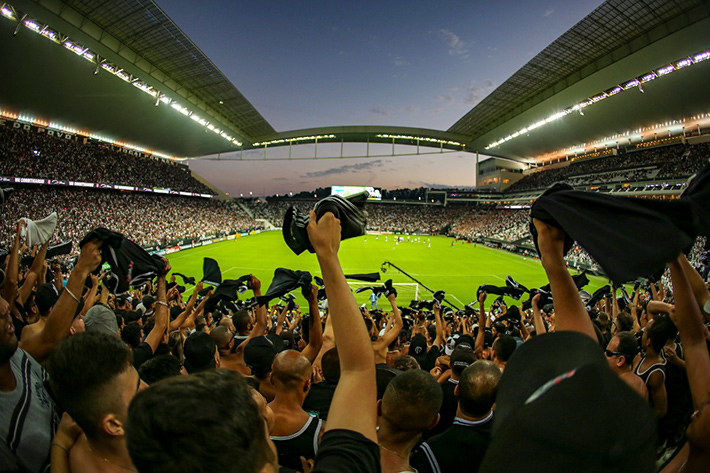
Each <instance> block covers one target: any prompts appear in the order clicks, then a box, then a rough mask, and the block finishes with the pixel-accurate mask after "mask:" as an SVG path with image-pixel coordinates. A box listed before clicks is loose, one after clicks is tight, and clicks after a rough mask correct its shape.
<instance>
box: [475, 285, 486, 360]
mask: <svg viewBox="0 0 710 473" xmlns="http://www.w3.org/2000/svg"><path fill="white" fill-rule="evenodd" d="M485 302H486V293H485V292H482V293H481V294H480V295H479V296H478V311H479V313H480V315H479V316H478V334H477V335H476V343H475V346H474V349H473V352H474V353H475V354H476V359H479V360H480V359H481V358H483V347H484V345H485V340H486V321H487V320H488V315H487V314H486V308H485Z"/></svg>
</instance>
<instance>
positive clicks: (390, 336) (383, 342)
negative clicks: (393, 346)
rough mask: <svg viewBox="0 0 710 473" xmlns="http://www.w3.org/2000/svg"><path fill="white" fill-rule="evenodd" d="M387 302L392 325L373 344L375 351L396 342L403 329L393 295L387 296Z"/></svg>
mask: <svg viewBox="0 0 710 473" xmlns="http://www.w3.org/2000/svg"><path fill="white" fill-rule="evenodd" d="M387 300H388V301H389V302H390V305H391V306H392V315H393V316H394V325H393V326H392V329H391V330H388V331H387V332H385V334H384V335H382V338H380V339H379V340H377V342H375V343H374V344H373V348H374V349H375V350H378V349H382V347H383V346H385V347H387V346H389V344H390V343H392V342H393V341H395V340H397V337H399V333H400V332H401V331H402V327H404V322H403V321H402V315H401V314H400V313H399V308H398V307H397V301H396V300H395V295H394V294H390V295H388V296H387ZM437 330H438V329H437Z"/></svg>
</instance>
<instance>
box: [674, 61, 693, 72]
mask: <svg viewBox="0 0 710 473" xmlns="http://www.w3.org/2000/svg"><path fill="white" fill-rule="evenodd" d="M691 64H693V61H692V60H691V59H690V58H686V59H681V60H680V61H678V62H676V63H675V64H674V66H675V68H676V70H677V69H682V68H684V67H688V66H690V65H691Z"/></svg>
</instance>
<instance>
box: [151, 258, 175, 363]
mask: <svg viewBox="0 0 710 473" xmlns="http://www.w3.org/2000/svg"><path fill="white" fill-rule="evenodd" d="M163 262H164V263H165V269H164V270H163V271H161V273H160V274H159V275H158V293H157V294H156V301H155V324H154V325H153V329H152V330H151V331H150V333H149V334H148V336H147V337H145V342H146V343H147V344H148V345H150V348H151V349H152V350H153V353H155V350H156V349H157V348H158V345H160V342H161V341H162V340H163V335H164V334H165V331H166V330H167V329H168V320H170V314H169V311H168V301H167V296H166V294H165V275H166V274H168V272H169V271H170V263H168V260H167V259H165V258H163Z"/></svg>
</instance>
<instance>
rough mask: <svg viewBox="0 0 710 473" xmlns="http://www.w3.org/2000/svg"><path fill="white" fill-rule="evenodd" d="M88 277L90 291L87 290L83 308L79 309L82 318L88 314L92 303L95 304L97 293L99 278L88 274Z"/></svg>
mask: <svg viewBox="0 0 710 473" xmlns="http://www.w3.org/2000/svg"><path fill="white" fill-rule="evenodd" d="M89 277H90V278H91V289H89V291H88V292H87V293H86V295H85V296H84V307H83V308H82V309H81V315H82V316H84V315H86V313H87V312H89V309H91V308H92V307H93V306H94V303H95V302H96V293H97V292H98V291H99V276H97V275H95V274H89Z"/></svg>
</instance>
